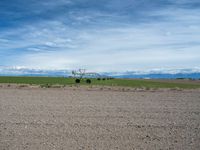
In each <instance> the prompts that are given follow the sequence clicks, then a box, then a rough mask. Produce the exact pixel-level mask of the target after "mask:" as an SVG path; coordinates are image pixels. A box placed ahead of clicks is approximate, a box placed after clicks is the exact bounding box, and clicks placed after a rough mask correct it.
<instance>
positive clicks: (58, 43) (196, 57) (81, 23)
mask: <svg viewBox="0 0 200 150" xmlns="http://www.w3.org/2000/svg"><path fill="white" fill-rule="evenodd" d="M199 14H200V1H199V0H0V67H7V68H8V67H11V68H12V67H14V68H29V69H30V68H32V69H44V70H45V69H52V70H53V69H67V70H72V69H78V68H85V69H87V70H92V71H99V72H104V71H107V72H109V71H132V70H151V69H159V68H161V69H163V68H166V69H176V68H177V69H180V68H183V69H184V68H187V69H193V68H195V69H196V68H200V15H199Z"/></svg>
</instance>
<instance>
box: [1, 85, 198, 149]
mask: <svg viewBox="0 0 200 150" xmlns="http://www.w3.org/2000/svg"><path fill="white" fill-rule="evenodd" d="M24 149H26V150H53V149H55V150H84V149H86V150H95V149H96V150H104V149H105V150H112V149H120V150H131V149H139V150H142V149H146V150H160V149H163V150H170V149H171V150H173V149H174V150H199V149H200V91H199V90H184V91H176V90H157V91H125V92H124V91H117V90H102V89H101V90H100V89H99V90H88V89H87V88H82V89H81V88H80V89H79V88H77V89H64V88H60V89H56V88H55V89H41V88H27V87H26V88H20V89H18V88H5V87H1V88H0V150H24Z"/></svg>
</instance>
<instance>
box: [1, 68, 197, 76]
mask: <svg viewBox="0 0 200 150" xmlns="http://www.w3.org/2000/svg"><path fill="white" fill-rule="evenodd" d="M100 74H101V75H105V76H110V77H115V78H149V79H176V78H191V79H200V69H199V68H195V69H168V70H167V69H153V70H142V71H126V72H102V73H100ZM71 75H72V74H71V71H70V70H42V69H29V68H21V67H7V68H6V67H0V76H48V77H54V76H55V77H68V76H71Z"/></svg>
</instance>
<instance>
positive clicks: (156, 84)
mask: <svg viewBox="0 0 200 150" xmlns="http://www.w3.org/2000/svg"><path fill="white" fill-rule="evenodd" d="M74 80H75V79H73V78H62V77H0V83H9V84H12V83H14V84H36V85H41V86H43V87H50V86H51V85H55V84H59V85H74V84H75V82H74ZM91 80H92V83H91V85H105V86H125V87H136V88H183V89H193V88H200V83H195V82H180V80H179V82H175V81H174V80H173V81H170V80H169V81H168V82H166V81H161V80H142V79H141V80H138V79H137V80H134V79H112V80H100V81H98V80H97V79H91ZM80 84H81V85H87V84H86V83H85V81H84V80H83V81H82V82H81V83H80Z"/></svg>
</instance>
